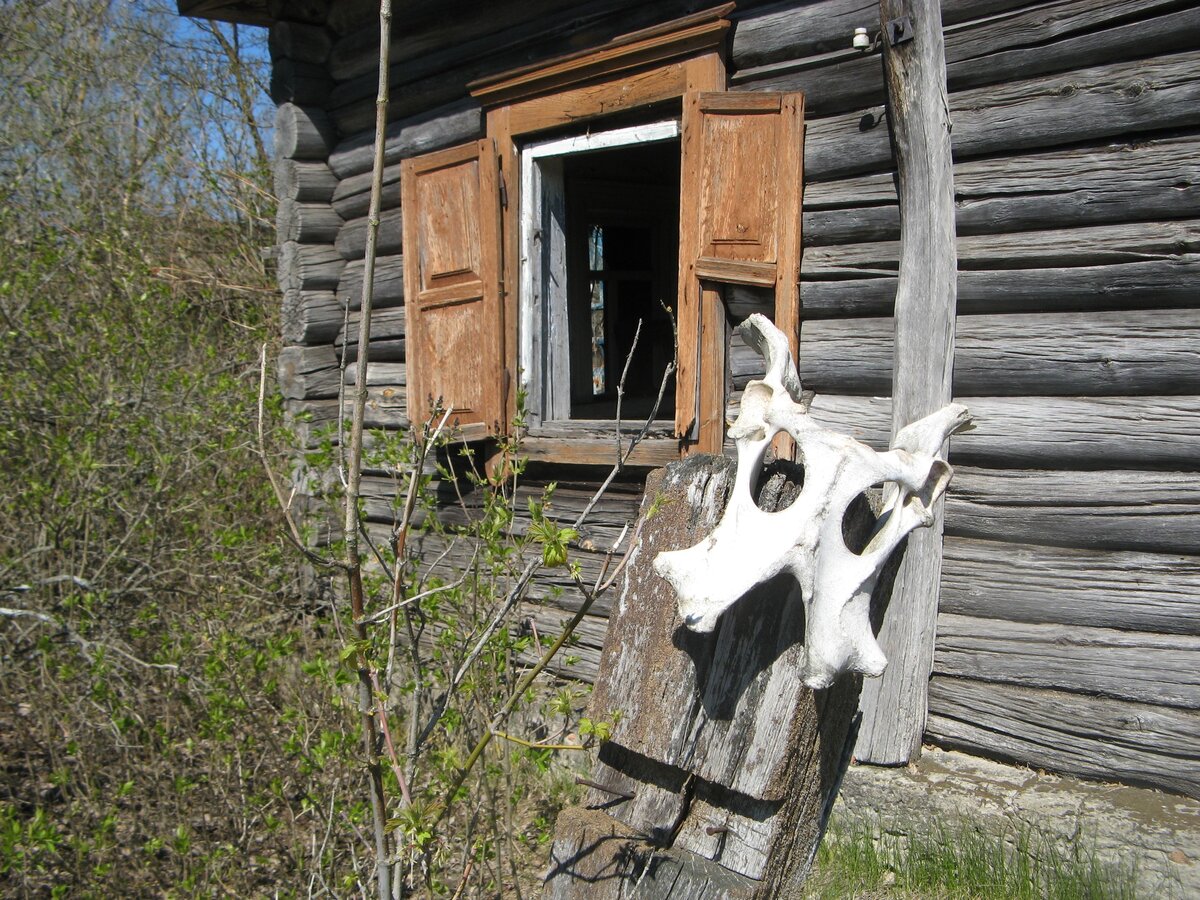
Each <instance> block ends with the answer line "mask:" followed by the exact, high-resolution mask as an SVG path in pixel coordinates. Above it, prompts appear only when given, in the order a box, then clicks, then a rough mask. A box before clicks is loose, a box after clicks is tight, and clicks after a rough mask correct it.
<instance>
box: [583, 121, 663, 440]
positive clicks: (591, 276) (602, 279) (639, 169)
mask: <svg viewBox="0 0 1200 900" xmlns="http://www.w3.org/2000/svg"><path fill="white" fill-rule="evenodd" d="M563 176H564V183H565V190H566V208H567V235H568V237H567V255H568V258H567V298H568V299H567V322H568V341H569V343H570V348H569V350H570V360H571V366H570V372H571V418H572V419H609V418H613V417H614V416H615V415H616V413H617V395H618V388H619V387H620V386H621V382H622V373H623V372H624V373H625V374H624V387H623V391H622V400H621V410H620V412H621V418H622V419H628V420H634V419H638V418H645V417H646V416H648V415H649V414H650V412H651V410H652V409H653V405H654V401H655V399H656V398H657V396H658V393H659V388H660V385H661V384H662V381H663V373H664V372H665V371H666V368H667V365H668V364H669V363H670V362H671V360H672V359H673V358H674V344H675V341H674V329H673V327H672V315H673V310H674V307H675V303H676V285H677V278H678V264H679V141H678V140H677V139H676V140H670V141H661V142H657V143H648V144H637V145H633V146H628V147H619V148H615V149H608V150H599V151H595V152H591V153H580V154H575V155H572V156H570V157H567V158H565V160H564V170H563ZM639 323H640V334H639V332H638V329H639ZM635 334H637V335H638V337H637V346H636V348H634V335H635ZM631 349H633V354H632V357H631V356H630V350H631ZM627 360H628V369H627V370H626V361H627ZM674 413H675V384H674V380H673V379H672V380H670V381H669V382H668V384H667V386H666V390H665V392H664V393H663V398H662V403H661V404H660V406H659V408H658V412H657V416H656V418H658V419H671V418H673V417H674Z"/></svg>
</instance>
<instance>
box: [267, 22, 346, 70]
mask: <svg viewBox="0 0 1200 900" xmlns="http://www.w3.org/2000/svg"><path fill="white" fill-rule="evenodd" d="M332 47H333V39H332V38H331V37H330V35H329V32H328V31H326V30H325V28H323V27H322V26H320V25H304V24H302V23H300V22H286V21H279V22H272V23H271V28H270V30H269V31H268V32H267V49H268V50H269V51H270V53H271V59H294V60H298V61H300V62H306V63H312V64H314V65H320V64H321V63H323V62H325V60H326V59H328V58H329V51H330V49H331V48H332Z"/></svg>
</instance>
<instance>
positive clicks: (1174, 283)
mask: <svg viewBox="0 0 1200 900" xmlns="http://www.w3.org/2000/svg"><path fill="white" fill-rule="evenodd" d="M800 292H801V295H802V297H803V303H804V316H805V318H806V319H829V318H842V317H846V316H854V317H859V316H864V317H870V316H890V315H891V314H892V300H893V298H894V297H895V296H896V279H895V278H893V277H888V276H882V277H872V278H853V279H849V280H835V281H808V280H802V281H801V284H800ZM1198 294H1200V255H1198V254H1193V253H1188V254H1184V255H1182V256H1179V257H1176V258H1174V259H1155V260H1148V261H1145V262H1127V263H1114V264H1112V265H1104V266H1059V267H1056V268H1049V269H1041V268H1039V269H993V270H989V269H983V270H976V269H968V270H965V271H959V273H958V312H959V313H960V314H966V315H974V314H978V313H1016V312H1067V311H1070V310H1081V311H1082V310H1086V311H1099V310H1105V309H1165V308H1170V307H1195V306H1197V305H1198V299H1197V296H1198Z"/></svg>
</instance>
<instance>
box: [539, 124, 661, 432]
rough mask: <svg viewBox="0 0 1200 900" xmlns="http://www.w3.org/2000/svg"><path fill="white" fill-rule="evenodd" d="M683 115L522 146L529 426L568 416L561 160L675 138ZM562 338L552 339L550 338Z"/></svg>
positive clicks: (569, 387) (563, 197)
mask: <svg viewBox="0 0 1200 900" xmlns="http://www.w3.org/2000/svg"><path fill="white" fill-rule="evenodd" d="M680 132H681V129H680V125H679V122H678V120H675V119H669V120H666V121H661V122H652V123H649V124H646V125H634V126H630V127H627V128H614V129H611V130H609V131H600V132H593V133H590V134H580V135H572V136H571V137H560V138H553V139H551V140H547V141H540V142H537V143H532V144H528V145H526V146H525V147H523V148H522V150H521V192H520V197H519V198H518V203H519V204H520V205H519V210H520V220H521V233H520V260H521V262H520V266H521V269H520V277H519V279H518V285H519V288H520V292H521V296H520V304H519V309H520V315H519V318H518V323H517V338H518V348H519V363H520V371H521V376H520V378H521V385H522V387H523V388H524V389H525V391H526V392H527V393H528V400H527V405H528V411H529V423H530V425H531V426H532V427H534V428H536V426H538V425H540V424H541V423H542V422H543V421H547V422H549V421H558V420H563V419H567V418H569V416H570V403H571V397H570V392H571V380H570V359H569V356H568V353H569V350H568V341H567V336H566V335H567V332H566V327H567V294H566V281H567V279H566V274H567V273H566V209H565V188H564V184H563V175H562V159H563V157H565V156H570V155H572V154H575V153H586V152H590V151H595V150H606V149H610V148H617V147H628V146H632V145H634V144H649V143H654V142H658V141H669V140H674V139H675V138H678V137H679V135H680ZM554 334H557V335H561V339H559V340H555V341H547V340H546V339H545V338H546V336H547V335H554Z"/></svg>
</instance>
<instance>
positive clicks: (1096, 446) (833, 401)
mask: <svg viewBox="0 0 1200 900" xmlns="http://www.w3.org/2000/svg"><path fill="white" fill-rule="evenodd" d="M964 402H966V403H967V404H968V405H969V406H970V407H971V413H972V415H973V416H974V419H975V426H976V427H975V429H974V430H973V431H966V432H963V433H962V434H956V435H955V436H954V437H953V438H951V439H950V450H951V454H952V458H951V461H952V462H953V463H955V464H959V463H966V464H969V465H976V466H995V467H997V468H1013V467H1019V468H1034V469H1038V468H1041V469H1045V468H1062V467H1072V468H1080V469H1103V468H1108V469H1120V468H1127V469H1180V470H1184V471H1197V470H1200V397H1020V396H1018V397H971V398H969V399H967V400H966V401H964ZM810 411H811V413H812V415H813V417H814V418H815V419H817V421H819V422H821V423H822V424H824V425H827V426H828V427H830V428H837V429H840V430H843V431H845V432H846V433H848V434H850V435H851V436H853V437H855V438H857V439H858V440H860V441H862V442H863V443H865V444H868V445H869V446H871V447H874V448H876V449H885V448H886V447H887V445H888V442H889V441H890V435H891V401H890V400H889V399H888V398H887V397H852V396H845V395H837V394H818V395H817V396H816V397H815V398H814V399H813V402H812V406H811V407H810Z"/></svg>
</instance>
